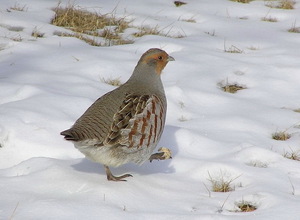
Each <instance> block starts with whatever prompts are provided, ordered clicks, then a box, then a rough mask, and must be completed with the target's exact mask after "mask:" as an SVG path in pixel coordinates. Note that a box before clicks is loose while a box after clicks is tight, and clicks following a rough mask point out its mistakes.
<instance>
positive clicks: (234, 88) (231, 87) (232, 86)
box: [221, 83, 247, 93]
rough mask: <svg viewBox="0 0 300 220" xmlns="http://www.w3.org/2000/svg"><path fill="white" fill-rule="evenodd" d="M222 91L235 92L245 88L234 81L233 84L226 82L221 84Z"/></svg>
mask: <svg viewBox="0 0 300 220" xmlns="http://www.w3.org/2000/svg"><path fill="white" fill-rule="evenodd" d="M221 88H222V89H223V91H224V92H228V93H236V92H237V91H239V90H243V89H247V88H246V87H245V86H241V85H238V84H236V83H234V84H226V85H223V86H221Z"/></svg>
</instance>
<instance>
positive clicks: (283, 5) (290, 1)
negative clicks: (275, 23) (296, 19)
mask: <svg viewBox="0 0 300 220" xmlns="http://www.w3.org/2000/svg"><path fill="white" fill-rule="evenodd" d="M295 4H296V2H295V1H294V0H279V1H276V2H275V1H268V2H267V3H266V6H268V7H270V8H278V9H287V10H291V9H294V6H295Z"/></svg>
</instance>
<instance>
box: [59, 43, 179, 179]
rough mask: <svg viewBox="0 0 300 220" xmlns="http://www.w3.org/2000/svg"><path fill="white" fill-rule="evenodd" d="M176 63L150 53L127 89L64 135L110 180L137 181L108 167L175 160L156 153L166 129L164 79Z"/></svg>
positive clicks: (109, 97)
mask: <svg viewBox="0 0 300 220" xmlns="http://www.w3.org/2000/svg"><path fill="white" fill-rule="evenodd" d="M174 60H175V59H174V58H173V57H172V56H170V55H168V54H167V53H166V52H165V51H164V50H161V49H159V48H151V49H149V50H147V51H146V52H145V53H144V54H143V55H142V56H141V58H140V59H139V61H138V63H137V65H136V66H135V68H134V71H133V73H132V75H131V77H130V78H129V79H128V80H127V81H126V82H125V83H124V84H122V85H121V86H119V87H118V88H116V89H114V90H112V91H110V92H108V93H106V94H104V95H103V96H101V97H100V98H98V99H97V100H96V101H95V102H94V103H93V104H92V105H91V106H90V107H89V108H88V109H87V110H86V111H85V112H84V113H83V115H82V116H81V117H79V118H78V119H77V120H76V121H75V123H74V125H73V126H72V127H71V128H70V129H68V130H65V131H62V132H61V133H60V134H61V135H63V136H64V139H65V140H67V141H71V142H73V144H74V146H75V148H77V149H78V150H79V151H80V152H81V153H83V154H84V155H85V157H86V158H88V159H89V160H91V161H94V162H97V163H100V164H102V165H104V168H105V172H106V176H107V180H109V181H126V178H127V177H132V175H131V174H124V175H121V176H114V175H113V174H112V172H111V170H110V168H109V167H119V166H121V165H124V164H127V163H136V164H139V165H141V164H143V163H144V162H145V161H147V160H150V162H151V161H152V160H165V159H171V158H172V157H171V151H170V150H169V149H168V148H164V147H163V148H160V149H159V150H158V151H159V152H158V153H155V154H152V153H153V151H154V150H155V148H156V146H157V144H158V142H159V140H160V138H161V135H162V132H163V130H164V126H165V119H166V111H167V100H166V96H165V91H164V87H163V84H162V80H161V74H162V71H163V69H164V68H165V66H166V65H167V64H168V62H169V61H174Z"/></svg>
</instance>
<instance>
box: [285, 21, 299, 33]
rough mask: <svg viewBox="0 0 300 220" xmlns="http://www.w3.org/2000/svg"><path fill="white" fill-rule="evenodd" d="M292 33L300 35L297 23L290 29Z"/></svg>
mask: <svg viewBox="0 0 300 220" xmlns="http://www.w3.org/2000/svg"><path fill="white" fill-rule="evenodd" d="M288 32H290V33H300V27H296V21H295V22H294V23H293V24H292V27H291V28H290V29H288Z"/></svg>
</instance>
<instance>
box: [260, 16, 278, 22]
mask: <svg viewBox="0 0 300 220" xmlns="http://www.w3.org/2000/svg"><path fill="white" fill-rule="evenodd" d="M261 20H262V21H268V22H278V19H277V18H273V17H270V16H269V17H263V18H261Z"/></svg>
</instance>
